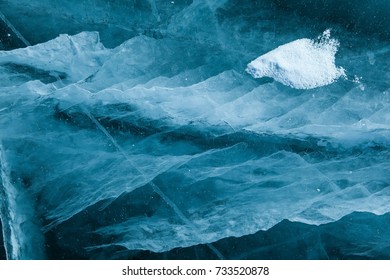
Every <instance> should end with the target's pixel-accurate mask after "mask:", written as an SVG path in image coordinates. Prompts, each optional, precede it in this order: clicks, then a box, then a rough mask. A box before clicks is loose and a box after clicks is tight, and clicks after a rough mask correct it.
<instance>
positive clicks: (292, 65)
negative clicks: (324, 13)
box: [246, 29, 345, 89]
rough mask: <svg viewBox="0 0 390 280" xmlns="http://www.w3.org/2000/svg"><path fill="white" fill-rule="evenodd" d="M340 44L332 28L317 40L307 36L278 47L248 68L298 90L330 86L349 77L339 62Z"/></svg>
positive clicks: (260, 76) (253, 74)
mask: <svg viewBox="0 0 390 280" xmlns="http://www.w3.org/2000/svg"><path fill="white" fill-rule="evenodd" d="M338 46H339V42H338V41H337V40H336V39H331V38H330V30H329V29H328V30H325V31H324V33H323V34H322V35H321V36H319V37H318V38H317V40H311V39H306V38H304V39H299V40H295V41H293V42H290V43H287V44H285V45H282V46H279V47H277V48H276V49H274V50H272V51H270V52H268V53H266V54H264V55H262V56H260V57H258V58H257V59H255V60H253V61H252V62H251V63H249V64H248V66H247V68H246V71H247V72H248V73H249V74H251V75H252V76H253V77H254V78H262V77H270V78H273V79H275V80H276V81H278V82H280V83H282V84H284V85H287V86H290V87H292V88H296V89H311V88H316V87H321V86H325V85H329V84H331V83H333V82H334V81H336V80H337V79H338V78H339V77H341V76H345V71H344V69H343V68H342V67H336V65H335V54H336V52H337V49H338Z"/></svg>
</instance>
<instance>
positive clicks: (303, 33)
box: [0, 1, 390, 259]
mask: <svg viewBox="0 0 390 280" xmlns="http://www.w3.org/2000/svg"><path fill="white" fill-rule="evenodd" d="M148 3H150V5H149V4H148V5H147V6H145V7H144V8H145V9H144V12H143V13H144V14H147V15H149V16H150V17H151V18H152V17H153V18H154V19H155V20H152V21H150V22H149V23H148V26H149V25H150V26H153V30H149V31H148V32H146V31H145V30H144V31H145V32H139V33H141V34H139V33H137V34H132V35H131V36H130V35H128V38H127V39H126V40H124V41H123V42H122V43H120V44H119V45H117V46H110V47H109V46H107V45H104V44H102V43H101V42H100V36H99V33H97V32H91V31H85V32H81V33H78V34H75V35H58V37H56V38H53V39H51V40H48V41H46V42H41V43H39V44H35V45H33V46H31V47H26V48H19V49H14V50H8V51H0V77H1V79H0V144H1V145H0V146H1V182H2V183H1V188H0V195H1V199H2V200H1V209H0V210H1V220H2V226H3V232H4V237H5V238H4V240H5V247H6V250H7V257H8V258H16V259H17V258H128V257H132V256H133V257H137V256H138V257H142V254H143V253H142V252H155V253H166V252H170V253H169V254H171V252H172V250H174V251H175V250H178V248H183V247H185V248H200V249H199V250H203V249H202V248H204V249H205V250H207V252H208V253H207V255H205V257H207V258H223V257H227V258H245V256H257V257H262V258H267V256H268V257H269V258H277V256H274V255H272V253H271V252H270V250H268V251H267V250H266V251H264V252H266V253H264V255H262V254H261V253H256V252H251V251H250V250H249V249H248V250H249V251H248V252H247V254H246V253H245V252H242V254H241V255H240V256H236V255H234V254H233V253H232V252H231V250H230V251H229V247H224V246H230V245H228V244H229V243H226V242H225V240H226V238H233V237H235V238H237V243H238V244H241V245H242V244H245V242H246V237H245V236H248V235H249V236H250V238H252V237H253V238H254V239H255V240H257V241H258V239H256V238H260V239H261V238H262V236H263V235H262V232H265V233H264V234H271V235H272V233H273V232H274V231H273V230H274V229H275V228H276V229H277V228H278V226H279V227H280V228H279V229H280V231H278V232H279V233H284V232H287V233H288V232H290V231H291V232H293V233H294V232H298V233H299V234H303V233H302V231H301V229H302V228H303V229H306V228H310V229H313V228H315V227H314V226H312V225H320V227H319V229H318V230H317V229H316V230H314V229H313V232H314V233H313V235H310V236H311V237H310V240H312V241H310V240H309V241H307V244H308V245H307V247H305V246H303V247H299V246H295V247H294V246H293V244H295V242H297V243H299V244H301V243H300V240H301V239H300V236H298V237H297V238H296V239H294V238H295V235H294V234H292V236H294V238H293V239H292V240H291V244H292V245H291V248H293V249H292V251H291V252H292V253H291V255H288V256H291V258H326V256H328V257H329V258H343V257H344V258H359V257H361V258H376V257H377V258H378V257H382V258H385V257H386V256H388V254H387V255H386V253H385V250H386V248H388V243H386V242H387V241H386V240H387V239H384V238H376V239H375V240H376V241H375V242H377V243H376V245H375V246H374V245H373V244H371V245H367V246H368V247H369V248H366V247H364V246H366V245H364V244H366V241H367V238H369V236H374V234H373V233H372V232H374V230H372V229H374V228H375V229H376V228H379V229H381V230H383V231H386V229H388V223H387V224H386V223H385V222H384V221H386V218H387V217H388V212H389V210H390V205H389V203H388V201H389V195H390V193H389V191H390V188H389V183H390V150H389V137H390V127H389V122H390V110H389V105H390V92H389V88H390V85H389V81H390V76H389V73H390V71H389V63H390V62H389V54H390V48H389V46H388V42H387V41H384V40H382V39H378V38H376V37H372V38H371V37H370V38H368V37H365V36H364V35H359V36H356V34H353V33H350V32H349V31H348V30H346V29H345V28H344V27H343V26H339V25H336V24H333V23H332V22H325V23H321V24H319V25H310V24H306V21H307V18H303V19H302V18H299V17H296V16H293V15H291V14H288V13H286V14H285V13H283V12H281V11H279V10H276V9H274V8H273V6H272V5H270V4H269V2H268V1H265V2H263V1H259V3H257V2H256V3H255V2H254V1H192V2H191V1H174V3H171V4H169V5H168V4H167V3H165V2H164V3H163V1H149V2H148ZM175 3H177V4H178V6H177V7H175ZM267 3H268V4H267ZM170 5H172V10H170V9H171V8H168V7H171V6H170ZM133 11H135V10H133ZM118 13H119V12H118ZM99 16H100V14H99V15H96V17H97V18H99ZM118 18H120V15H118ZM168 19H169V20H168ZM118 20H119V19H118ZM314 22H317V21H316V20H315V21H314ZM16 25H17V24H16V23H15V26H16ZM129 25H130V26H134V27H137V28H139V29H142V28H144V27H145V26H143V25H140V24H139V22H137V21H131V22H130V23H129ZM323 25H327V26H323ZM275 26H277V27H278V28H275ZM297 26H299V28H297ZM57 28H59V27H58V26H55V27H53V29H51V31H53V30H55V29H57ZM148 28H149V27H148ZM326 28H332V30H334V34H333V33H332V34H333V35H332V37H334V39H332V38H326V36H325V37H322V39H321V38H320V39H319V40H317V41H315V42H313V41H312V40H309V39H299V38H316V36H318V34H321V33H322V32H323V30H325V29H326ZM106 39H107V38H106ZM297 39H298V41H296V40H297ZM336 39H337V40H338V41H339V42H340V46H339V50H338V53H337V56H336V61H337V63H336V64H335V60H334V59H335V52H336V45H337V41H336ZM368 39H370V40H368ZM291 44H292V45H293V46H294V48H291ZM113 45H115V44H113ZM295 45H298V46H300V48H295ZM317 48H318V49H317ZM269 50H274V51H271V52H269V53H268V54H266V55H264V56H266V60H267V61H271V58H272V59H280V58H281V57H283V63H284V64H282V63H281V62H280V61H278V63H280V65H282V66H283V65H288V66H289V67H287V68H286V69H289V70H290V69H291V67H290V66H291V65H294V63H293V62H292V60H295V59H296V57H297V55H295V56H294V57H292V58H291V59H292V60H290V58H288V56H285V54H286V52H287V53H288V54H289V55H291V53H290V51H293V52H294V53H296V54H299V55H302V57H303V59H308V57H309V58H310V60H309V62H310V63H309V62H308V61H305V64H306V65H312V66H313V69H315V70H313V71H310V73H308V72H307V71H306V70H307V68H303V67H302V66H298V68H297V69H298V70H297V71H296V73H295V74H294V75H292V74H291V72H288V71H287V72H288V73H285V74H286V75H282V76H280V75H279V74H280V69H279V74H278V75H274V76H271V75H268V76H271V77H273V78H274V80H272V79H267V78H263V79H253V77H252V76H251V75H249V74H248V73H246V72H245V69H246V67H247V64H248V63H249V62H250V61H253V60H255V59H256V57H258V56H259V54H261V53H267V52H268V51H269ZM286 50H287V51H286ZM281 54H283V56H281ZM306 54H308V56H306ZM311 55H312V57H311ZM311 58H313V59H311ZM335 65H342V66H343V68H345V69H346V73H347V74H348V77H346V79H337V78H338V77H339V76H340V75H342V74H343V70H342V69H341V68H339V67H337V66H335ZM320 66H323V67H320ZM283 67H284V66H283ZM262 69H263V68H262ZM287 74H288V75H287ZM312 74H316V75H314V76H313V75H312ZM317 74H318V75H317ZM281 77H284V78H287V79H285V80H282V78H281ZM308 77H310V78H308ZM284 78H283V79H284ZM278 79H279V80H280V81H279V82H278ZM280 82H282V83H283V82H284V83H285V84H287V85H292V86H293V87H286V86H284V85H282V84H280ZM330 82H333V83H330ZM289 83H290V84H289ZM294 85H295V88H294ZM314 85H315V86H316V87H315V88H311V87H314ZM325 85H326V86H325ZM297 88H298V89H297ZM299 88H305V90H301V89H299ZM310 88H311V89H310ZM357 211H359V212H369V213H370V214H367V215H366V214H362V215H363V216H362V217H363V218H362V219H363V220H364V224H367V227H368V229H367V230H366V231H364V232H362V233H359V230H358V227H356V226H355V224H354V225H353V226H350V224H348V219H347V218H346V216H347V215H352V216H348V217H356V216H354V215H355V214H356V213H355V212H357ZM351 213H352V214H351ZM374 214H375V215H382V216H375V215H374ZM343 217H344V218H343ZM357 217H360V216H359V215H358V216H357ZM383 217H384V218H383ZM284 220H289V221H290V222H286V221H284ZM282 221H284V222H282ZM370 221H371V222H370ZM291 222H294V223H291ZM328 223H329V224H330V226H329V227H327V226H326V225H327V224H328ZM295 225H299V226H297V228H295ZM339 226H340V228H343V227H345V228H346V229H347V230H349V232H350V236H351V238H350V239H349V237H345V239H342V238H341V239H340V238H337V240H341V241H340V243H341V245H342V246H341V245H340V244H336V243H337V242H336V241H334V239H332V238H330V237H329V238H321V241H318V239H316V238H318V237H316V236H318V234H324V235H326V236H328V235H329V234H330V235H333V234H335V235H336V236H337V237H339V236H340V232H338V231H337V230H336V229H337V228H338V227H339ZM303 231H304V230H303ZM374 237H375V236H374ZM234 240H236V239H234ZM317 241H318V242H317ZM283 242H284V237H283V238H280V239H277V238H275V239H270V241H269V244H268V246H271V247H272V246H274V245H275V246H279V247H278V248H280V246H281V245H280V244H281V243H283ZM321 242H322V243H321ZM318 243H319V244H318ZM198 244H203V245H199V246H198ZM256 244H258V246H260V247H262V246H264V244H262V243H261V242H258V243H256ZM259 244H260V245H259ZM305 244H306V243H305ZM314 244H316V245H314ZM335 244H336V245H335ZM351 244H352V245H351ZM339 245H340V246H341V247H343V246H344V247H343V248H345V250H344V249H343V250H341V251H340V253H339V254H336V253H334V252H333V251H332V252H330V251H331V250H334V248H336V247H339ZM355 245H356V246H355ZM192 246H195V247H192ZM242 246H243V245H242ZM313 246H314V247H313ZM316 246H317V247H316ZM321 246H322V247H321ZM362 246H363V247H362ZM244 247H245V246H244ZM374 247H375V248H374ZM240 248H241V247H240ZM245 248H246V247H245ZM327 248H328V249H327ZM329 248H330V249H329ZM353 248H355V249H353ZM183 250H184V251H185V250H187V249H183ZM188 250H191V249H188ZM197 250H198V249H194V251H197ZM242 250H244V248H243V249H242ZM245 250H246V249H245ZM259 250H260V251H261V249H259ZM310 250H312V251H310ZM321 250H323V251H321ZM327 250H330V251H327ZM186 252H189V254H190V251H186ZM293 252H295V253H297V254H296V255H294V254H293ZM310 252H313V254H311V253H310ZM150 254H152V253H150ZM283 256H287V255H283V253H282V252H280V255H279V257H280V258H282V257H283ZM294 256H296V257H294ZM300 256H302V257H300ZM310 256H312V257H310ZM332 256H333V257H332Z"/></svg>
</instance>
